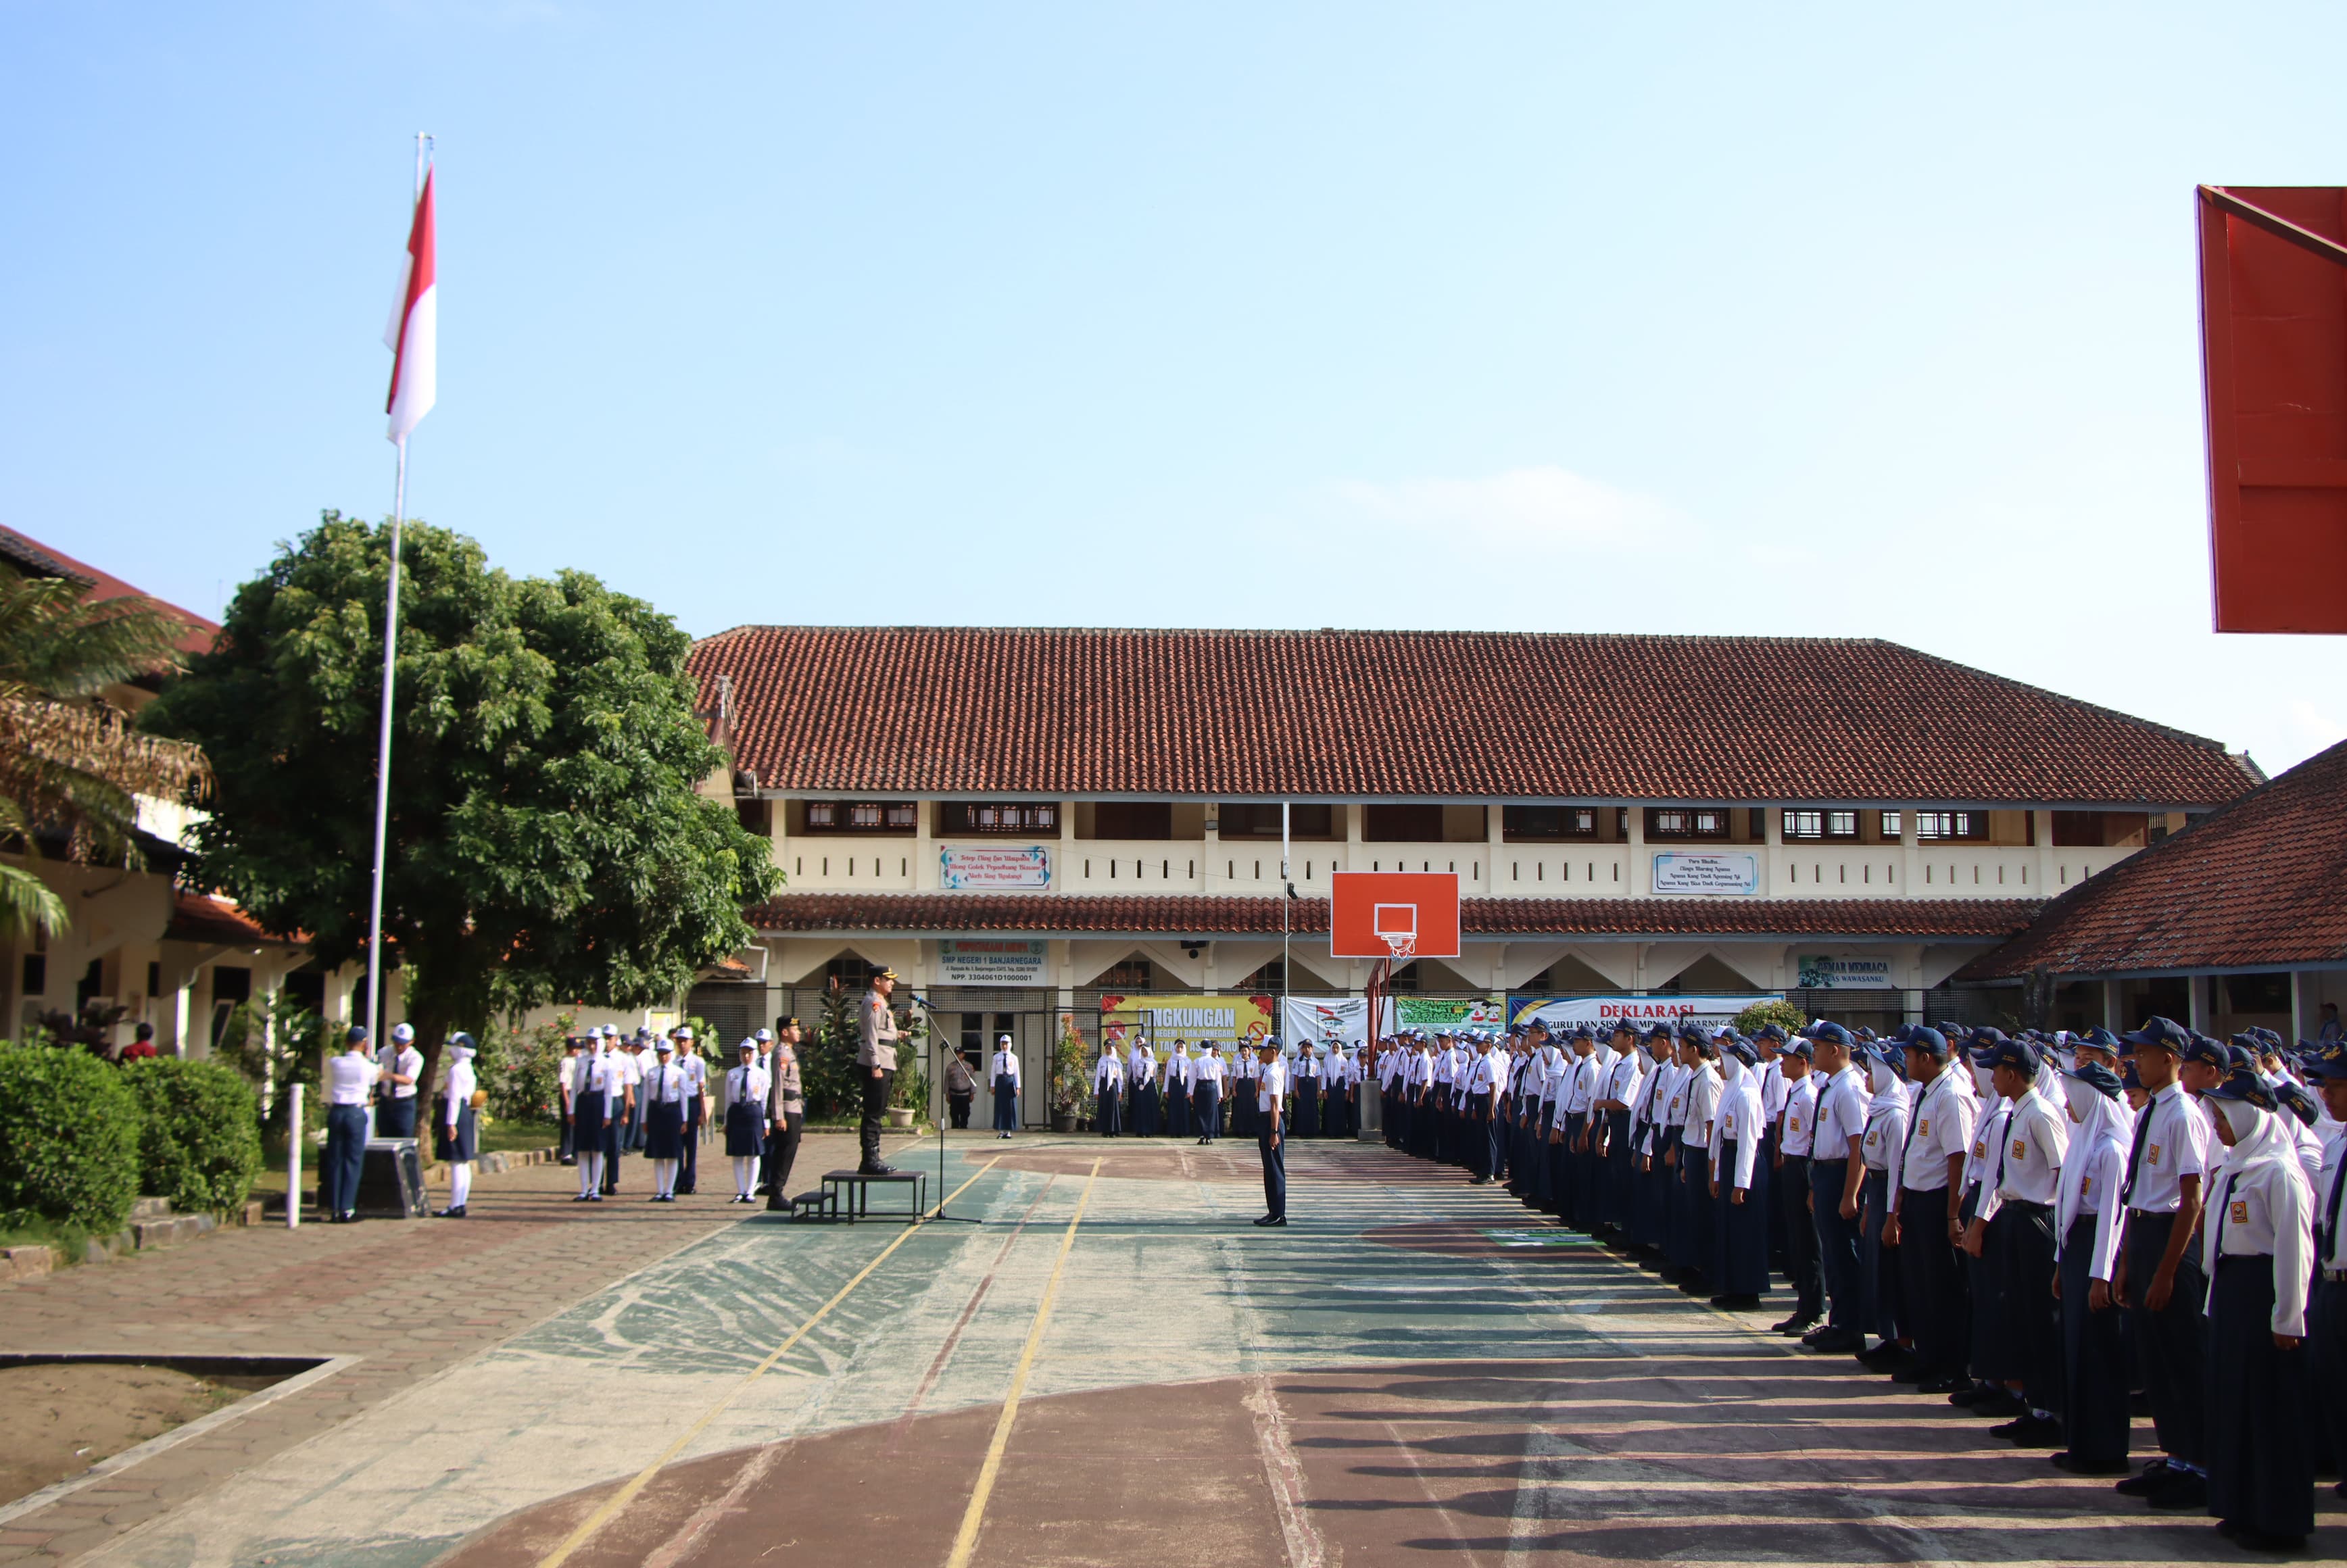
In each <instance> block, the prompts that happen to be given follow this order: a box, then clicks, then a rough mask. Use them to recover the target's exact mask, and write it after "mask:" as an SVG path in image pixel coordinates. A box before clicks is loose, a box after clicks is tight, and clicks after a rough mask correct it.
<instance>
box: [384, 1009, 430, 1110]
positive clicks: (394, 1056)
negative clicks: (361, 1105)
mask: <svg viewBox="0 0 2347 1568" xmlns="http://www.w3.org/2000/svg"><path fill="white" fill-rule="evenodd" d="M380 1065H381V1068H382V1071H380V1072H379V1073H378V1074H377V1075H376V1078H375V1091H376V1092H377V1093H379V1094H381V1095H382V1096H383V1099H382V1100H381V1101H380V1102H378V1103H377V1104H376V1107H375V1117H374V1135H375V1136H376V1137H378V1138H413V1137H415V1089H416V1082H415V1081H416V1080H417V1079H419V1078H421V1077H423V1076H424V1053H423V1052H422V1051H420V1050H416V1049H415V1028H414V1026H413V1025H410V1024H404V1023H403V1024H397V1025H395V1026H394V1027H393V1029H392V1031H391V1043H390V1044H389V1045H388V1046H386V1047H384V1052H383V1056H382V1059H381V1062H380Z"/></svg>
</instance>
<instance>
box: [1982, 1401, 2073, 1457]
mask: <svg viewBox="0 0 2347 1568" xmlns="http://www.w3.org/2000/svg"><path fill="white" fill-rule="evenodd" d="M1973 1408H1974V1409H1978V1408H1979V1407H1977V1406H1975V1407H1973ZM1988 1435H1989V1436H1991V1437H1993V1438H2003V1439H2004V1440H2006V1441H2007V1442H2010V1443H2013V1444H2014V1445H2015V1446H2017V1447H2020V1448H2024V1449H2037V1448H2051V1447H2053V1446H2054V1444H2055V1443H2057V1442H2059V1441H2061V1440H2062V1423H2061V1422H2059V1421H2055V1420H2051V1419H2046V1418H2044V1417H2040V1416H2033V1415H2030V1414H2027V1413H2026V1412H2024V1413H2023V1414H2021V1415H2018V1416H2015V1417H2014V1419H2012V1420H2009V1421H2004V1422H2001V1423H1999V1424H1998V1425H1996V1426H1993V1427H1991V1428H1989V1430H1988Z"/></svg>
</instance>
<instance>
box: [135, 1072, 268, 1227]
mask: <svg viewBox="0 0 2347 1568" xmlns="http://www.w3.org/2000/svg"><path fill="white" fill-rule="evenodd" d="M121 1071H122V1078H123V1081H125V1082H126V1083H128V1084H129V1086H130V1090H131V1092H132V1093H134V1094H136V1095H137V1096H138V1103H139V1106H140V1108H141V1109H142V1110H143V1111H144V1112H145V1113H146V1114H145V1124H144V1127H143V1129H142V1131H141V1133H140V1137H139V1144H138V1163H139V1164H140V1166H141V1167H142V1173H143V1176H144V1179H145V1184H146V1188H147V1191H148V1193H149V1194H150V1195H152V1196H154V1197H159V1198H169V1199H170V1200H171V1204H172V1206H173V1207H175V1208H177V1209H179V1210H181V1211H182V1212H184V1213H187V1214H200V1213H210V1214H222V1213H225V1212H227V1211H228V1210H230V1209H233V1208H235V1207H236V1206H237V1205H238V1204H241V1203H243V1202H244V1200H245V1199H246V1198H247V1197H249V1196H251V1193H252V1179H253V1178H254V1177H255V1176H257V1175H259V1174H260V1173H261V1107H260V1106H259V1105H258V1104H257V1103H255V1102H254V1101H253V1098H252V1088H251V1085H250V1084H248V1083H247V1082H245V1081H244V1075H243V1074H242V1073H240V1072H239V1071H236V1069H234V1068H232V1067H231V1066H229V1065H228V1064H227V1063H226V1062H223V1061H180V1060H179V1058H177V1057H170V1056H158V1057H151V1058H149V1060H147V1061H134V1062H131V1063H130V1064H129V1065H128V1066H127V1067H125V1068H123V1069H122V1070H121Z"/></svg>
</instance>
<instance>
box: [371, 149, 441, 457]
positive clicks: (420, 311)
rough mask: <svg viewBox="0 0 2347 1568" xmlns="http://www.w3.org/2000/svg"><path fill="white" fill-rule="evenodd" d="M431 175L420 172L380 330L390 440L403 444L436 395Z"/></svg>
mask: <svg viewBox="0 0 2347 1568" xmlns="http://www.w3.org/2000/svg"><path fill="white" fill-rule="evenodd" d="M432 231H433V223H432V175H431V174H430V173H429V172H428V171H427V172H426V173H425V176H424V194H423V195H421V196H418V197H417V198H416V199H415V222H414V223H413V224H412V225H410V226H409V228H408V231H407V261H406V264H405V266H404V267H402V268H401V270H400V282H399V294H398V297H397V298H396V299H395V300H394V301H393V302H392V306H391V325H390V326H388V327H386V328H384V334H383V341H384V347H386V348H388V349H390V350H391V352H392V354H393V359H392V362H391V395H390V396H389V397H388V398H387V399H385V400H384V412H385V413H387V414H389V415H391V428H390V429H389V431H388V432H387V434H388V435H389V436H390V437H391V439H392V440H394V441H395V442H398V443H400V444H401V445H403V446H405V444H406V441H407V433H408V432H409V431H411V430H413V429H415V426H416V425H417V424H418V423H419V422H420V421H421V420H422V419H423V418H424V416H425V415H427V414H429V413H431V412H432V404H433V400H434V399H435V398H436V397H437V396H438V395H439V374H438V372H439V364H438V349H437V348H436V344H435V340H436V337H437V335H438V333H437V329H438V323H439V312H440V299H439V292H438V291H437V290H436V289H435V288H434V287H433V281H434V280H433V272H434V267H433V261H432V250H433V245H432Z"/></svg>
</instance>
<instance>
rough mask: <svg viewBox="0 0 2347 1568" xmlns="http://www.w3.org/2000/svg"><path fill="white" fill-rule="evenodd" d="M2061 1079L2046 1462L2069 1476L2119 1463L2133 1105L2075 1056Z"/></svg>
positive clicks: (2100, 1068) (2109, 1470) (2114, 1083)
mask: <svg viewBox="0 0 2347 1568" xmlns="http://www.w3.org/2000/svg"><path fill="white" fill-rule="evenodd" d="M2064 1076H2065V1078H2067V1079H2068V1080H2069V1086H2068V1087H2069V1099H2068V1103H2067V1105H2066V1107H2065V1114H2066V1115H2067V1116H2068V1117H2069V1119H2070V1127H2071V1132H2070V1150H2069V1153H2068V1154H2067V1155H2066V1156H2065V1158H2064V1160H2063V1162H2062V1184H2061V1196H2060V1197H2059V1198H2058V1199H2057V1200H2056V1202H2055V1219H2054V1239H2055V1245H2056V1247H2057V1248H2059V1253H2058V1256H2059V1262H2058V1264H2057V1265H2056V1272H2055V1276H2054V1287H2055V1292H2056V1294H2057V1295H2058V1296H2060V1299H2061V1302H2062V1367H2063V1401H2062V1435H2063V1438H2064V1440H2065V1444H2066V1446H2065V1448H2063V1449H2062V1450H2059V1451H2058V1452H2056V1453H2055V1454H2053V1455H2052V1456H2051V1457H2052V1460H2053V1462H2054V1463H2055V1465H2056V1466H2058V1467H2060V1468H2061V1469H2063V1470H2066V1471H2070V1472H2071V1473H2072V1474H2074V1475H2125V1474H2126V1473H2127V1430H2128V1426H2129V1421H2128V1413H2127V1380H2128V1379H2127V1371H2128V1368H2127V1341H2126V1339H2125V1338H2124V1337H2122V1336H2121V1334H2120V1331H2119V1329H2120V1321H2121V1315H2120V1312H2119V1308H2118V1304H2117V1303H2116V1301H2114V1300H2113V1299H2112V1296H2111V1280H2112V1279H2113V1277H2114V1276H2116V1273H2117V1269H2118V1255H2119V1239H2120V1236H2121V1235H2122V1233H2123V1231H2124V1229H2125V1225H2124V1221H2125V1218H2126V1212H2125V1210H2124V1209H2123V1208H2122V1207H2121V1205H2120V1201H2119V1197H2120V1194H2121V1192H2122V1191H2123V1190H2124V1189H2125V1187H2126V1185H2127V1148H2128V1144H2129V1143H2130V1142H2131V1141H2132V1139H2133V1137H2134V1134H2135V1114H2134V1112H2130V1111H2129V1110H2128V1109H2127V1102H2126V1100H2125V1099H2123V1098H2122V1097H2121V1094H2122V1090H2121V1085H2120V1082H2119V1076H2118V1074H2117V1073H2116V1072H2113V1071H2111V1070H2110V1069H2109V1068H2108V1067H2106V1066H2104V1065H2103V1064H2102V1063H2101V1062H2099V1061H2081V1062H2080V1063H2079V1065H2078V1066H2076V1067H2075V1068H2073V1069H2072V1070H2071V1071H2068V1072H2067V1073H2065V1074H2064Z"/></svg>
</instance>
